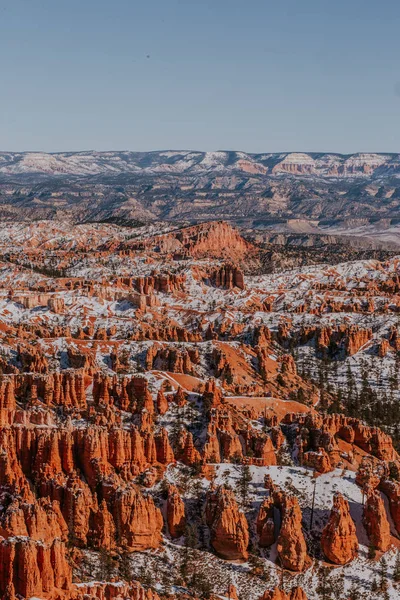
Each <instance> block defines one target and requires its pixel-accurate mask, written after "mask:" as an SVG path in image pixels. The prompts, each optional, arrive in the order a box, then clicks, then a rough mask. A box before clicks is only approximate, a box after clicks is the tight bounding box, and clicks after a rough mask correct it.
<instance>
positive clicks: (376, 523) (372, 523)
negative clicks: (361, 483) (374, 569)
mask: <svg viewBox="0 0 400 600" xmlns="http://www.w3.org/2000/svg"><path fill="white" fill-rule="evenodd" d="M363 520H364V525H365V529H366V531H367V534H368V538H369V541H370V544H371V545H372V546H373V547H374V548H376V549H377V550H381V551H382V552H386V550H388V548H389V546H390V543H391V540H390V525H389V521H388V518H387V516H386V509H385V504H384V502H383V499H382V496H381V494H380V492H378V490H374V489H372V488H370V489H369V490H368V491H367V495H366V501H365V505H364V515H363Z"/></svg>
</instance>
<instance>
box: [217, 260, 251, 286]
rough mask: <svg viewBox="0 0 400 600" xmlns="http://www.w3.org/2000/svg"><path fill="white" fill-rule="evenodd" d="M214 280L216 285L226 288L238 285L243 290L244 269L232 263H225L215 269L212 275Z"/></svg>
mask: <svg viewBox="0 0 400 600" xmlns="http://www.w3.org/2000/svg"><path fill="white" fill-rule="evenodd" d="M212 281H213V282H214V284H215V286H216V287H222V288H226V289H232V288H234V287H237V288H239V289H241V290H243V289H244V287H245V286H244V277H243V271H242V270H241V269H238V268H237V267H234V266H233V265H231V264H226V265H223V266H222V267H221V268H220V269H218V270H217V271H215V272H214V273H213V275H212Z"/></svg>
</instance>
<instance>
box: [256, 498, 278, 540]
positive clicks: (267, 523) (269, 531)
mask: <svg viewBox="0 0 400 600" xmlns="http://www.w3.org/2000/svg"><path fill="white" fill-rule="evenodd" d="M256 527H257V535H258V543H259V545H260V546H261V548H268V546H272V544H273V543H274V542H275V522H274V502H273V499H272V498H271V497H268V498H265V500H264V501H263V502H262V504H261V506H260V509H259V511H258V515H257V522H256Z"/></svg>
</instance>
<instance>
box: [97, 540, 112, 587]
mask: <svg viewBox="0 0 400 600" xmlns="http://www.w3.org/2000/svg"><path fill="white" fill-rule="evenodd" d="M114 568H115V564H114V560H113V558H112V556H111V553H110V551H109V550H107V549H106V548H101V549H100V552H99V570H98V578H99V579H100V580H101V581H110V580H111V578H112V576H113V575H114Z"/></svg>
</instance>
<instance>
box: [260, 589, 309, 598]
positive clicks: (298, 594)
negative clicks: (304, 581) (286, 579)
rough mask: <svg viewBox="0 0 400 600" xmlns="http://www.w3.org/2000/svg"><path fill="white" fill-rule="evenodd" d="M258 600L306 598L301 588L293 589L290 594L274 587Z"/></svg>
mask: <svg viewBox="0 0 400 600" xmlns="http://www.w3.org/2000/svg"><path fill="white" fill-rule="evenodd" d="M259 600H307V596H306V594H305V592H304V590H303V589H302V588H301V587H296V588H293V589H292V590H291V591H290V592H285V591H284V590H282V589H281V588H278V587H276V588H275V589H273V590H267V591H266V592H264V594H263V595H262V596H261V598H259Z"/></svg>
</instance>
